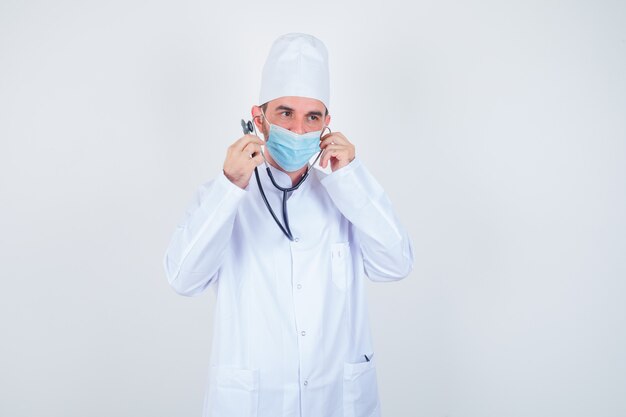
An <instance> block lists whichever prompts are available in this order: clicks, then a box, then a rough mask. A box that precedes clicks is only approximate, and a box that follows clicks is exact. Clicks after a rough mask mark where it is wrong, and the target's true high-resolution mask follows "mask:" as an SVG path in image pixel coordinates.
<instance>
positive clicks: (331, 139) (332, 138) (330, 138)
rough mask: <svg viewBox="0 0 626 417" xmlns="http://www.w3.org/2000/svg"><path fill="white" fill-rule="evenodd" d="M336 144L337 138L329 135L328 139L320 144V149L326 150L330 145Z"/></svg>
mask: <svg viewBox="0 0 626 417" xmlns="http://www.w3.org/2000/svg"><path fill="white" fill-rule="evenodd" d="M334 143H335V136H332V135H329V136H328V137H326V139H323V140H322V141H321V142H320V148H321V149H324V148H326V147H327V146H328V145H330V144H334Z"/></svg>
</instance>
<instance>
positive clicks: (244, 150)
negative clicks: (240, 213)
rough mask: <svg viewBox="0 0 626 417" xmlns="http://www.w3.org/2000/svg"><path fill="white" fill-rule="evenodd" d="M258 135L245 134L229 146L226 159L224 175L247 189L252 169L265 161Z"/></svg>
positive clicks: (261, 142)
mask: <svg viewBox="0 0 626 417" xmlns="http://www.w3.org/2000/svg"><path fill="white" fill-rule="evenodd" d="M262 144H263V141H262V140H261V138H259V137H258V136H256V135H245V136H243V137H241V138H239V139H238V140H237V141H236V142H235V143H233V144H232V145H230V146H229V147H228V151H227V152H226V160H225V161H224V175H225V176H226V178H228V179H229V180H230V182H232V183H233V184H235V185H236V186H238V187H239V188H242V189H245V188H246V187H247V186H248V183H249V182H250V177H251V176H252V171H253V170H254V168H256V167H257V166H258V165H261V164H262V163H263V156H261V145H262Z"/></svg>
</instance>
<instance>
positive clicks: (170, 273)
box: [163, 174, 246, 296]
mask: <svg viewBox="0 0 626 417" xmlns="http://www.w3.org/2000/svg"><path fill="white" fill-rule="evenodd" d="M245 193H246V191H245V190H243V189H241V188H239V187H238V186H236V185H234V184H233V183H231V182H230V181H229V180H228V179H227V178H226V177H225V176H224V174H222V175H220V176H219V177H218V178H217V179H215V180H213V181H210V182H207V183H205V184H203V185H201V186H200V188H199V189H198V191H197V192H196V195H195V198H194V200H193V201H192V203H191V204H190V205H189V207H188V208H187V211H186V212H185V216H184V218H183V219H182V221H181V222H180V223H179V224H178V226H177V227H176V230H175V231H174V235H173V236H172V239H171V241H170V244H169V246H168V248H167V251H166V253H165V257H164V259H163V265H164V267H165V273H166V275H167V279H168V282H169V283H170V285H171V286H172V288H173V289H174V290H175V291H176V292H177V293H179V294H181V295H186V296H193V295H198V294H200V293H201V292H202V291H204V290H205V289H206V288H207V287H208V286H209V284H210V283H211V282H213V281H214V280H215V279H216V277H217V274H218V271H219V268H220V266H221V262H222V259H223V255H224V252H225V251H226V248H227V247H228V244H229V242H230V238H231V234H232V230H233V224H234V221H235V216H236V214H237V207H238V206H239V202H240V201H241V199H242V198H243V196H244V195H245Z"/></svg>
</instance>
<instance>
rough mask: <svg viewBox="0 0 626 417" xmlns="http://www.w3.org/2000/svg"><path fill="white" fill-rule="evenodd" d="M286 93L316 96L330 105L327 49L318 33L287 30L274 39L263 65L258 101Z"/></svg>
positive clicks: (288, 94) (268, 99)
mask: <svg viewBox="0 0 626 417" xmlns="http://www.w3.org/2000/svg"><path fill="white" fill-rule="evenodd" d="M285 96H298V97H309V98H314V99H317V100H319V101H321V102H322V103H324V105H325V106H326V108H329V106H328V104H329V102H330V80H329V71H328V51H327V50H326V46H324V44H323V43H322V41H320V40H319V39H317V38H316V37H314V36H311V35H307V34H304V33H288V34H286V35H283V36H281V37H279V38H278V39H276V40H275V41H274V44H273V45H272V48H271V49H270V53H269V55H268V57H267V61H265V66H264V67H263V75H262V78H261V94H260V96H259V103H260V104H265V103H267V102H268V101H270V100H273V99H275V98H279V97H285Z"/></svg>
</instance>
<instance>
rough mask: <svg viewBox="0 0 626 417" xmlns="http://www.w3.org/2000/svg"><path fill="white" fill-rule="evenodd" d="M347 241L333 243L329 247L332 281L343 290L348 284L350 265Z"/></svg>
mask: <svg viewBox="0 0 626 417" xmlns="http://www.w3.org/2000/svg"><path fill="white" fill-rule="evenodd" d="M351 262H352V259H351V257H350V244H349V243H333V244H332V245H331V248H330V263H331V274H332V279H333V283H334V284H335V286H336V287H337V288H339V289H340V290H342V291H343V290H345V289H346V287H347V285H348V279H349V273H350V265H351Z"/></svg>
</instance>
